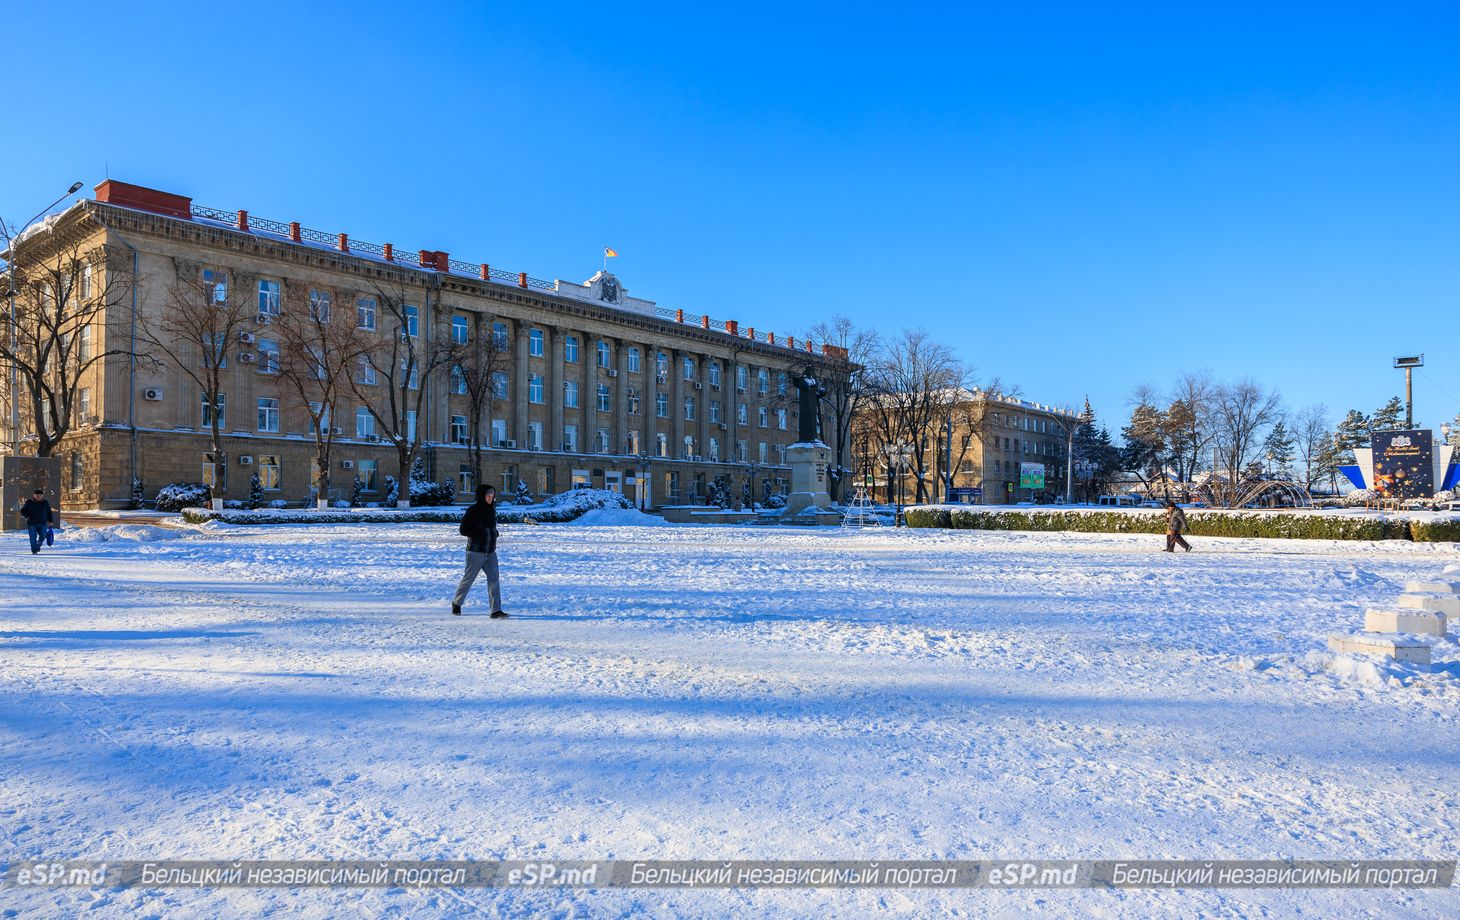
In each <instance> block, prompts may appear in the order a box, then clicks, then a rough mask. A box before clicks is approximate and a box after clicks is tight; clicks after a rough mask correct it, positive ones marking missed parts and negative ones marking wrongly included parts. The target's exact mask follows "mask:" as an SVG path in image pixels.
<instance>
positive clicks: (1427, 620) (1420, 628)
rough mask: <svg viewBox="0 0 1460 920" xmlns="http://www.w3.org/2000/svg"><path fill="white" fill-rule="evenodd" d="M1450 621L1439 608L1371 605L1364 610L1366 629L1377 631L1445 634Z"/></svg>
mask: <svg viewBox="0 0 1460 920" xmlns="http://www.w3.org/2000/svg"><path fill="white" fill-rule="evenodd" d="M1448 627H1449V622H1448V621H1447V620H1446V618H1445V615H1444V614H1443V613H1440V612H1439V611H1438V610H1415V609H1412V608H1409V607H1370V608H1369V609H1368V610H1366V611H1365V612H1364V630H1365V631H1366V632H1376V633H1413V634H1416V635H1421V636H1444V635H1445V634H1446V632H1447V631H1448Z"/></svg>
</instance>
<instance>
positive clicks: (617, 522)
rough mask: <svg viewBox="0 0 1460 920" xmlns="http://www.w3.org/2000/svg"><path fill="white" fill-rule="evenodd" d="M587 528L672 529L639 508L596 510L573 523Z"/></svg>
mask: <svg viewBox="0 0 1460 920" xmlns="http://www.w3.org/2000/svg"><path fill="white" fill-rule="evenodd" d="M573 523H574V524H582V525H584V526H586V527H672V526H674V525H672V524H670V523H669V522H668V521H666V520H664V518H662V517H660V516H659V515H657V514H645V513H644V512H642V511H640V510H639V509H637V508H594V509H593V510H591V511H585V512H584V513H583V515H582V516H581V517H579V518H578V519H576V520H575V521H573Z"/></svg>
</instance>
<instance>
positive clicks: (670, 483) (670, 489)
mask: <svg viewBox="0 0 1460 920" xmlns="http://www.w3.org/2000/svg"><path fill="white" fill-rule="evenodd" d="M664 494H665V495H668V496H669V498H670V500H671V501H678V500H679V471H678V470H672V471H670V472H668V473H665V474H664Z"/></svg>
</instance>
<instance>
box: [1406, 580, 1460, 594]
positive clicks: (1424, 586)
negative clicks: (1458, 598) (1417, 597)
mask: <svg viewBox="0 0 1460 920" xmlns="http://www.w3.org/2000/svg"><path fill="white" fill-rule="evenodd" d="M1404 590H1405V592H1406V593H1409V594H1460V581H1443V580H1430V579H1417V580H1414V581H1406V582H1405V583H1404Z"/></svg>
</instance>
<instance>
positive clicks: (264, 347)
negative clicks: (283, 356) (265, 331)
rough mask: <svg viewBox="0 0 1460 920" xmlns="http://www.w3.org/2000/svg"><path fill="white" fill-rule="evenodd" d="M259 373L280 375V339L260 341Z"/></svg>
mask: <svg viewBox="0 0 1460 920" xmlns="http://www.w3.org/2000/svg"><path fill="white" fill-rule="evenodd" d="M259 373H260V374H277V373H279V340H278V339H259Z"/></svg>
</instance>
